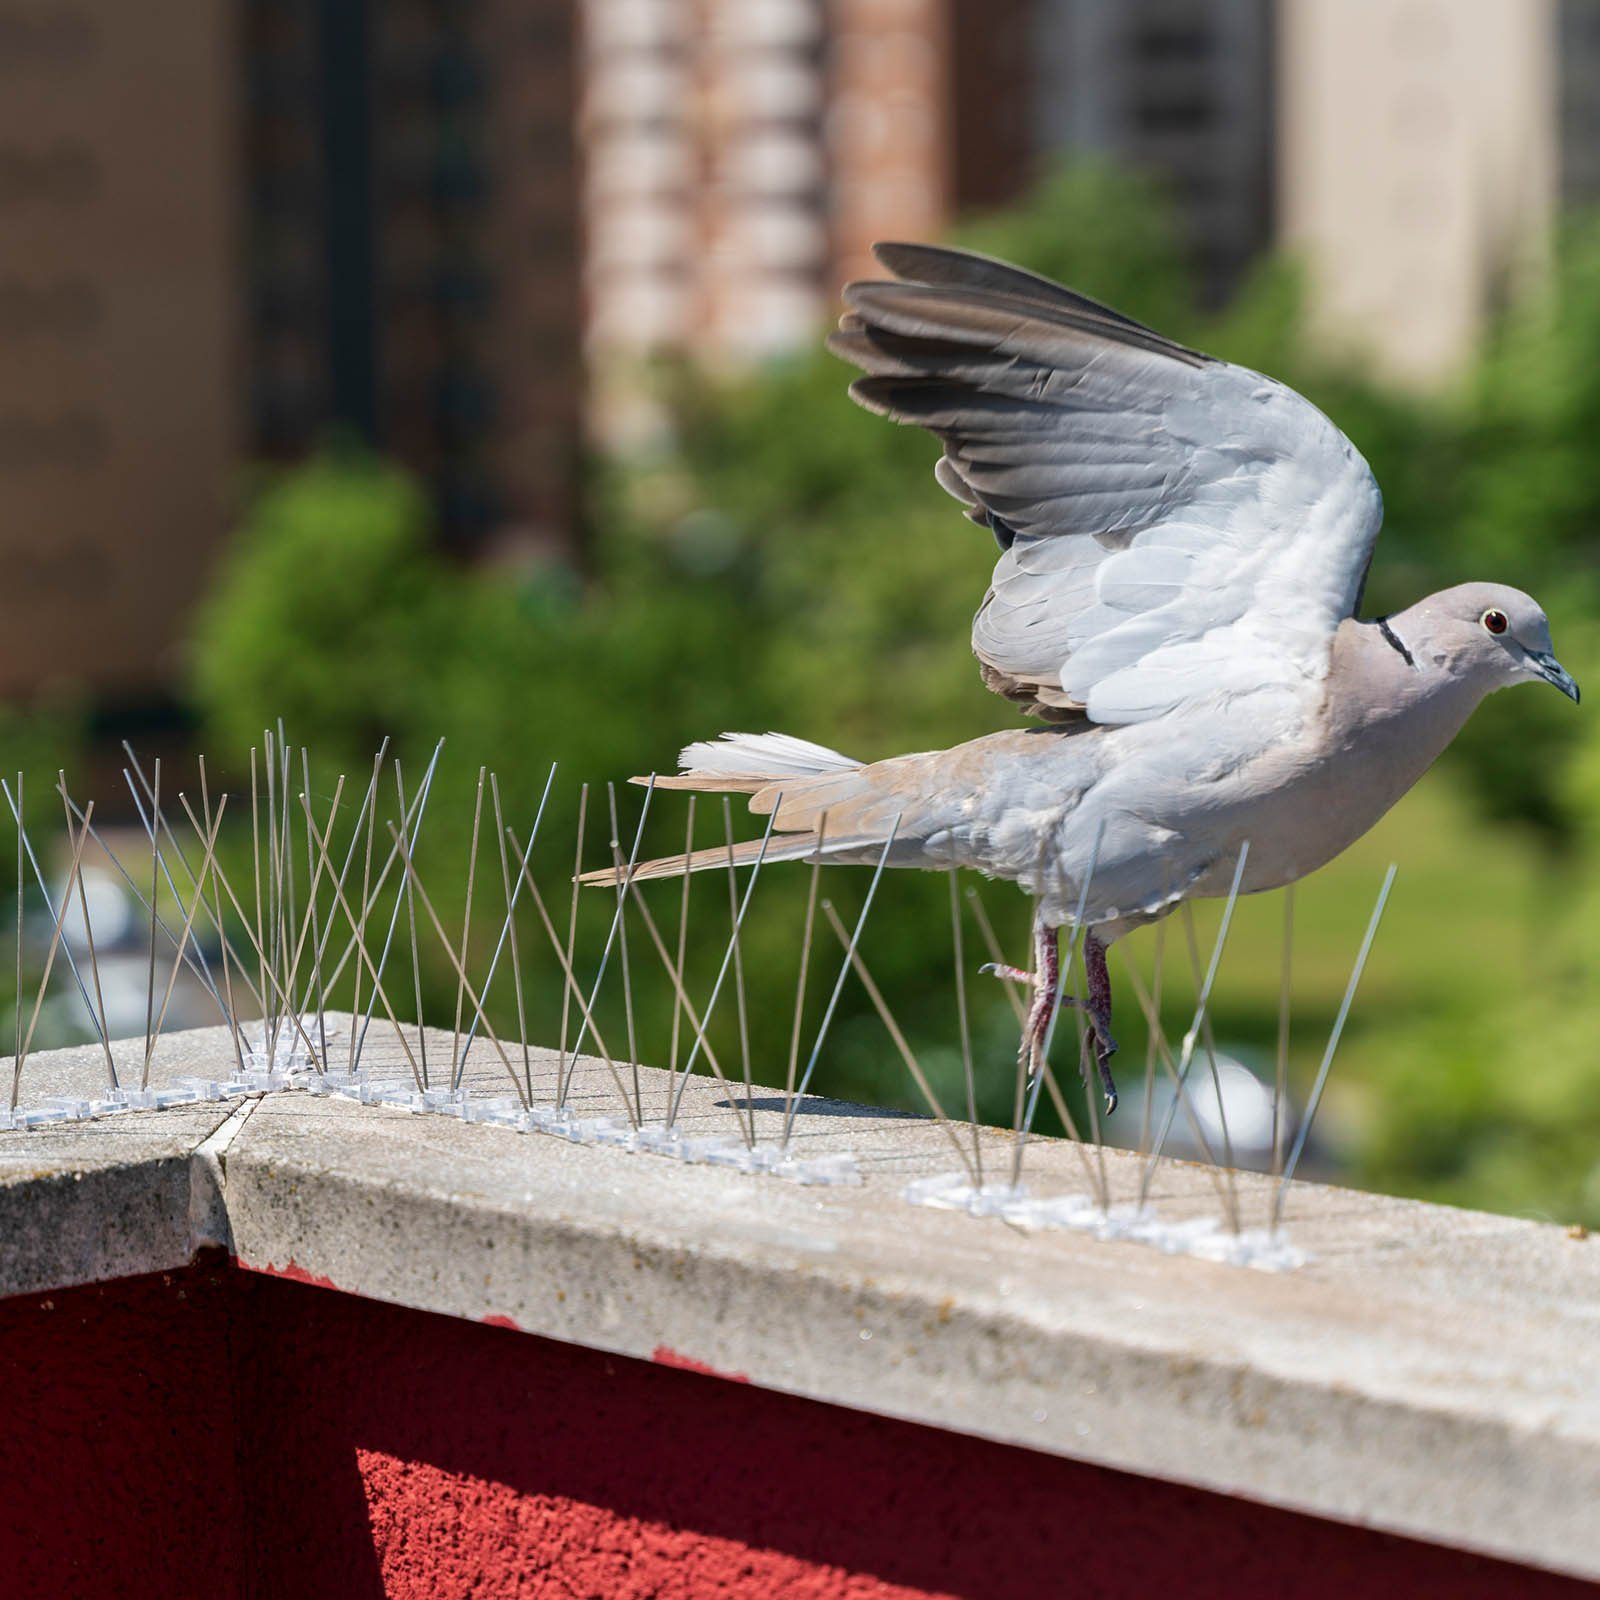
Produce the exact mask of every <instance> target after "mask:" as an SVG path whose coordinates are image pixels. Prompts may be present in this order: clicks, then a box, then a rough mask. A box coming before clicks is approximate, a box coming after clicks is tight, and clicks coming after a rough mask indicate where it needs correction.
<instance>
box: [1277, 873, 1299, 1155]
mask: <svg viewBox="0 0 1600 1600" xmlns="http://www.w3.org/2000/svg"><path fill="white" fill-rule="evenodd" d="M1293 958H1294V885H1293V884H1292V883H1291V884H1290V885H1289V886H1288V887H1287V888H1286V889H1285V890H1284V891H1283V956H1282V959H1281V962H1280V966H1279V975H1278V1056H1277V1062H1276V1068H1277V1070H1276V1072H1275V1073H1274V1074H1273V1093H1272V1176H1273V1177H1274V1178H1277V1177H1281V1176H1282V1174H1283V1136H1284V1129H1285V1123H1284V1116H1283V1114H1284V1111H1285V1110H1286V1109H1287V1107H1288V1104H1289V984H1290V975H1291V969H1292V966H1293Z"/></svg>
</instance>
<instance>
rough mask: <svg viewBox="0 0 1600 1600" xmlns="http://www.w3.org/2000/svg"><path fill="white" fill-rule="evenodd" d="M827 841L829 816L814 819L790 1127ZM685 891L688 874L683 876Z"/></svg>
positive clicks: (789, 1086) (787, 1090)
mask: <svg viewBox="0 0 1600 1600" xmlns="http://www.w3.org/2000/svg"><path fill="white" fill-rule="evenodd" d="M827 837H828V813H827V812H826V811H824V812H823V813H822V815H821V816H820V817H819V818H818V819H817V846H816V849H814V850H813V851H812V852H811V883H810V885H809V886H808V888H807V889H806V920H805V926H804V928H803V929H802V931H801V935H800V969H799V972H798V974H797V976H796V978H795V985H794V1023H793V1025H792V1026H791V1028H790V1031H789V1070H788V1071H787V1072H786V1073H785V1074H784V1079H783V1119H784V1126H785V1127H787V1126H788V1125H789V1115H790V1109H791V1107H793V1105H794V1091H795V1074H796V1072H798V1070H799V1067H800V1024H801V1023H802V1022H803V1021H804V1020H805V1009H806V978H807V977H808V976H809V974H810V966H811V936H812V933H813V931H814V929H815V927H816V921H817V890H818V888H819V887H820V885H821V880H822V847H823V844H824V843H825V842H826V840H827ZM683 881H684V886H685V888H687V886H688V883H689V874H688V873H687V872H686V873H684V875H683Z"/></svg>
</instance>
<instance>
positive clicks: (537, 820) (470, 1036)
mask: <svg viewBox="0 0 1600 1600" xmlns="http://www.w3.org/2000/svg"><path fill="white" fill-rule="evenodd" d="M489 781H490V782H491V783H493V782H494V775H493V774H492V773H491V774H490V777H489ZM555 781H556V764H555V762H553V761H552V762H551V763H550V771H549V772H548V773H546V775H545V780H544V793H543V794H542V795H540V796H539V809H538V811H537V812H535V813H534V818H533V827H532V828H531V829H529V831H528V849H529V850H530V851H531V850H532V849H533V846H534V843H535V841H536V840H537V839H538V837H539V828H540V825H541V824H542V823H543V822H544V808H545V806H546V805H547V804H548V803H549V800H550V789H551V787H552V785H553V784H554V783H555ZM495 826H496V827H497V828H501V827H503V826H504V823H503V822H501V821H497V822H496V824H495ZM412 848H413V849H414V848H415V845H413V847H412ZM521 893H522V878H521V876H520V875H519V876H518V877H517V879H516V881H515V882H514V883H513V884H512V885H511V904H510V906H509V908H508V909H507V912H506V920H505V921H504V922H502V923H501V924H500V937H499V939H497V940H496V941H495V947H494V954H493V955H492V956H491V957H490V958H489V975H488V977H486V978H485V979H484V980H483V992H484V993H485V994H487V993H488V992H489V985H490V984H492V983H493V982H494V975H495V969H496V968H497V967H499V965H500V953H501V951H503V950H504V949H505V946H506V940H507V938H508V937H509V935H510V933H511V919H512V916H513V915H514V914H515V912H516V909H517V897H518V896H519V895H520V894H521ZM517 984H518V990H519V993H520V990H521V979H520V978H519V979H518V980H517ZM477 1030H478V1019H477V1018H476V1017H474V1018H473V1019H472V1022H471V1024H470V1025H469V1027H468V1028H467V1039H466V1043H465V1044H463V1045H462V1046H461V1059H462V1062H463V1063H465V1061H466V1059H467V1056H468V1055H469V1054H470V1052H471V1050H472V1041H473V1040H474V1039H475V1038H476V1037H477ZM523 1043H524V1045H526V1043H527V1040H526V1037H524V1040H523ZM529 1093H530V1094H531V1093H532V1080H531V1078H530V1080H529Z"/></svg>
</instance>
